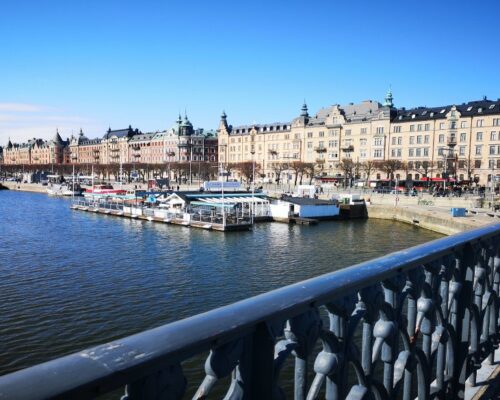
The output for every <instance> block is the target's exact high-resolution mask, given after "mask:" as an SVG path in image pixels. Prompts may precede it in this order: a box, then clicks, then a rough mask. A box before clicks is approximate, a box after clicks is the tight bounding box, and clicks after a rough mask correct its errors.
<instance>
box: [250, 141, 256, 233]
mask: <svg viewBox="0 0 500 400" xmlns="http://www.w3.org/2000/svg"><path fill="white" fill-rule="evenodd" d="M250 154H251V155H252V206H251V207H250V214H251V215H250V219H251V223H252V225H253V221H254V211H255V208H254V206H255V203H254V194H255V148H254V147H253V145H252V148H251V150H250Z"/></svg>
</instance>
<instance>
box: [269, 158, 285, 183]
mask: <svg viewBox="0 0 500 400" xmlns="http://www.w3.org/2000/svg"><path fill="white" fill-rule="evenodd" d="M271 168H272V170H273V172H274V174H275V175H276V183H277V184H279V183H280V179H281V173H282V172H283V171H285V170H287V169H288V164H287V163H282V162H273V163H272V165H271Z"/></svg>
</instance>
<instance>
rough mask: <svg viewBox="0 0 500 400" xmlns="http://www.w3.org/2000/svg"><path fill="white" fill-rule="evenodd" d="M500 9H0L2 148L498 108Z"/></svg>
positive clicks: (376, 5) (53, 1)
mask: <svg viewBox="0 0 500 400" xmlns="http://www.w3.org/2000/svg"><path fill="white" fill-rule="evenodd" d="M498 15H500V1H498V0H483V1H481V2H471V1H464V0H462V1H460V0H455V1H449V0H440V1H428V0H422V1H409V0H400V1H397V0H394V1H385V0H377V1H372V0H358V1H354V0H351V1H349V2H347V1H334V0H328V1H315V0H309V1H295V0H286V1H278V0H276V1H272V0H267V1H261V0H252V1H235V0H233V1H217V0H212V1H207V0H201V1H195V0H192V1H190V0H184V1H170V0H163V1H148V0H143V1H127V0H74V1H68V0H61V1H59V0H43V1H40V0H32V1H29V0H2V6H1V11H0V77H1V78H0V145H3V144H6V143H7V141H8V138H9V137H10V138H11V139H12V140H13V141H14V142H22V141H25V140H27V139H29V138H32V137H37V138H38V137H41V138H45V139H49V138H51V137H53V136H54V133H55V131H56V129H58V130H59V132H60V133H61V136H62V137H63V138H66V137H69V136H71V134H77V132H79V130H80V129H82V130H83V131H84V133H85V134H86V135H87V136H88V137H97V136H102V135H103V134H104V132H105V131H106V130H107V129H108V127H111V128H112V129H119V128H124V127H127V126H129V125H132V126H133V127H134V128H139V129H140V130H141V131H143V132H151V131H156V130H163V129H167V128H169V127H171V126H172V125H173V124H174V122H175V120H176V119H177V115H178V114H179V113H182V114H184V113H185V112H186V113H187V115H188V117H189V119H190V120H191V122H192V123H193V125H194V126H195V127H202V128H205V129H215V128H217V126H218V122H219V120H220V115H221V112H222V111H223V110H225V112H226V113H227V115H228V122H229V123H230V124H232V125H235V126H236V125H241V124H251V123H270V122H282V121H283V122H286V121H290V120H291V119H292V118H294V117H296V116H297V115H298V114H299V113H300V108H301V106H302V103H303V102H304V100H305V101H306V102H307V105H308V106H309V111H310V113H312V114H314V113H315V112H317V111H318V110H319V108H321V107H325V106H329V105H332V104H345V103H349V102H358V101H362V100H367V99H373V100H378V101H380V102H383V98H384V96H385V93H386V92H387V90H388V88H389V87H391V88H392V91H393V94H394V102H395V105H396V106H397V107H413V106H440V105H445V104H459V103H462V102H467V101H470V100H477V99H481V98H482V97H483V96H487V97H488V98H491V99H497V98H499V97H500V76H499V68H500V51H499V45H498V43H499V42H498V28H497V27H498Z"/></svg>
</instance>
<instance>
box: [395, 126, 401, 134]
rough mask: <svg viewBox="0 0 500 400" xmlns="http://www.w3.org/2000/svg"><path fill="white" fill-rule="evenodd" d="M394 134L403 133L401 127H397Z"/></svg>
mask: <svg viewBox="0 0 500 400" xmlns="http://www.w3.org/2000/svg"><path fill="white" fill-rule="evenodd" d="M393 132H394V133H400V132H401V125H398V126H395V127H394V130H393Z"/></svg>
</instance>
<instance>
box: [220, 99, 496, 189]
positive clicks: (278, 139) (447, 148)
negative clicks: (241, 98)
mask: <svg viewBox="0 0 500 400" xmlns="http://www.w3.org/2000/svg"><path fill="white" fill-rule="evenodd" d="M218 139H219V159H220V161H221V162H223V163H226V164H232V163H234V164H238V163H241V162H249V161H252V162H253V161H255V163H258V164H259V166H260V173H261V176H262V178H265V179H268V180H274V181H276V180H277V179H278V176H279V178H280V179H281V180H283V179H285V177H290V176H292V178H293V176H294V174H295V173H296V171H294V169H293V168H292V167H293V165H294V164H296V162H299V163H304V164H308V165H309V166H311V167H313V169H314V171H313V172H311V173H313V174H314V175H315V176H327V177H338V176H340V175H342V172H343V171H342V161H343V160H345V159H350V160H352V162H353V163H354V165H355V166H357V167H356V168H357V171H358V173H357V174H356V175H357V176H356V177H357V178H360V179H383V178H387V174H386V173H384V172H383V170H382V169H381V168H380V166H381V165H383V163H384V162H389V161H390V160H397V161H400V162H401V164H400V169H397V170H395V171H394V173H393V175H394V176H393V177H394V178H399V179H405V178H411V179H414V180H417V179H421V178H423V177H427V178H433V177H434V178H443V177H446V178H450V179H454V178H456V179H457V180H461V181H463V180H470V181H476V182H479V183H481V184H486V183H488V182H490V181H491V179H492V177H495V179H497V178H496V177H500V99H499V100H497V101H492V100H488V99H486V98H485V99H483V100H480V101H471V102H468V103H464V104H461V105H448V106H443V107H432V108H428V107H417V108H413V109H408V110H407V109H405V108H400V109H398V108H396V107H394V104H393V96H392V92H391V91H389V92H388V93H387V95H386V97H385V101H384V103H383V104H381V103H379V102H376V101H373V100H367V101H363V102H361V103H358V104H353V103H350V104H347V105H333V106H330V107H326V108H322V109H321V110H319V111H318V112H317V113H316V114H315V115H314V116H310V115H309V112H308V109H307V105H306V104H304V105H303V106H302V109H301V112H300V114H299V116H298V117H296V118H294V119H293V120H292V121H290V122H284V123H272V124H252V125H245V126H237V127H233V126H231V125H229V124H228V122H227V116H226V114H225V113H223V114H222V116H221V120H220V123H219V128H218ZM374 162H377V163H374ZM369 164H372V167H371V168H370V167H366V166H367V165H368V166H369ZM374 166H375V168H374ZM376 167H378V169H377V168H376ZM366 171H369V172H366ZM367 174H369V176H367ZM289 179H290V178H289Z"/></svg>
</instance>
